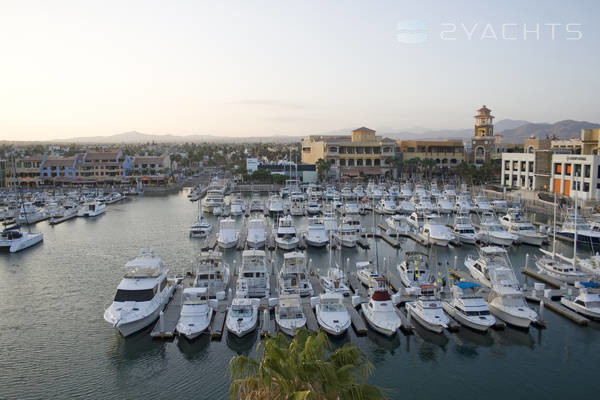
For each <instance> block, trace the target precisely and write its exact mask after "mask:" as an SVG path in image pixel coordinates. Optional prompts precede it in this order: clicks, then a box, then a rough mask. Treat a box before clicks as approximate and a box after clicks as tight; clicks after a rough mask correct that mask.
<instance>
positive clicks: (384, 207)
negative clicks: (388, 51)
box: [377, 195, 397, 215]
mask: <svg viewBox="0 0 600 400" xmlns="http://www.w3.org/2000/svg"><path fill="white" fill-rule="evenodd" d="M377 209H378V210H379V212H381V213H382V214H389V215H392V214H395V213H396V211H397V206H396V202H395V201H394V199H393V198H392V196H389V195H388V196H383V197H382V198H381V200H379V203H378V205H377Z"/></svg>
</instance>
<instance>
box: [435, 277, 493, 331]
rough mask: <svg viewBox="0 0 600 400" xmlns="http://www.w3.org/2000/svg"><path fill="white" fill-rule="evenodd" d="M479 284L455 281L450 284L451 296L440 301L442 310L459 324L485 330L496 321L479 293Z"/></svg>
mask: <svg viewBox="0 0 600 400" xmlns="http://www.w3.org/2000/svg"><path fill="white" fill-rule="evenodd" d="M480 288H481V285H479V284H478V283H474V282H456V283H455V284H454V286H452V289H451V292H452V297H451V298H450V299H449V300H445V301H443V302H442V307H443V308H444V311H446V313H448V315H450V316H451V317H452V318H454V319H455V320H457V321H458V322H459V323H460V324H461V325H464V326H466V327H468V328H471V329H474V330H476V331H480V332H486V331H487V330H488V329H489V328H490V327H491V326H494V324H495V323H496V318H494V316H493V315H492V314H491V313H490V309H489V308H488V306H487V304H486V302H485V300H484V299H483V297H482V295H481V294H480V293H479V289H480Z"/></svg>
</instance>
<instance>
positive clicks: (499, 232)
mask: <svg viewBox="0 0 600 400" xmlns="http://www.w3.org/2000/svg"><path fill="white" fill-rule="evenodd" d="M477 235H478V238H479V240H480V241H481V242H483V243H488V244H492V245H496V246H506V247H508V246H512V245H513V243H514V242H515V241H517V240H518V239H519V237H518V236H517V235H515V234H513V233H510V232H507V231H506V230H505V229H504V227H503V226H502V225H501V224H500V222H498V218H496V216H495V215H494V214H492V213H487V214H484V215H483V216H482V217H481V223H480V225H479V231H478V232H477Z"/></svg>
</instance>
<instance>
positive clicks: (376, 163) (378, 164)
mask: <svg viewBox="0 0 600 400" xmlns="http://www.w3.org/2000/svg"><path fill="white" fill-rule="evenodd" d="M374 162H375V166H376V167H379V166H380V165H381V161H380V160H379V159H375V161H374Z"/></svg>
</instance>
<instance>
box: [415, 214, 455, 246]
mask: <svg viewBox="0 0 600 400" xmlns="http://www.w3.org/2000/svg"><path fill="white" fill-rule="evenodd" d="M425 219H426V221H425V223H424V224H423V228H422V229H421V230H420V231H419V233H418V235H419V237H420V238H421V239H423V240H424V241H426V243H428V244H434V245H437V246H442V247H444V246H448V244H450V242H451V241H452V240H454V235H453V234H452V232H450V229H449V228H448V227H447V226H446V225H445V224H444V223H443V222H442V220H441V218H440V217H439V216H438V215H435V214H430V215H427V216H426V217H425Z"/></svg>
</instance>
